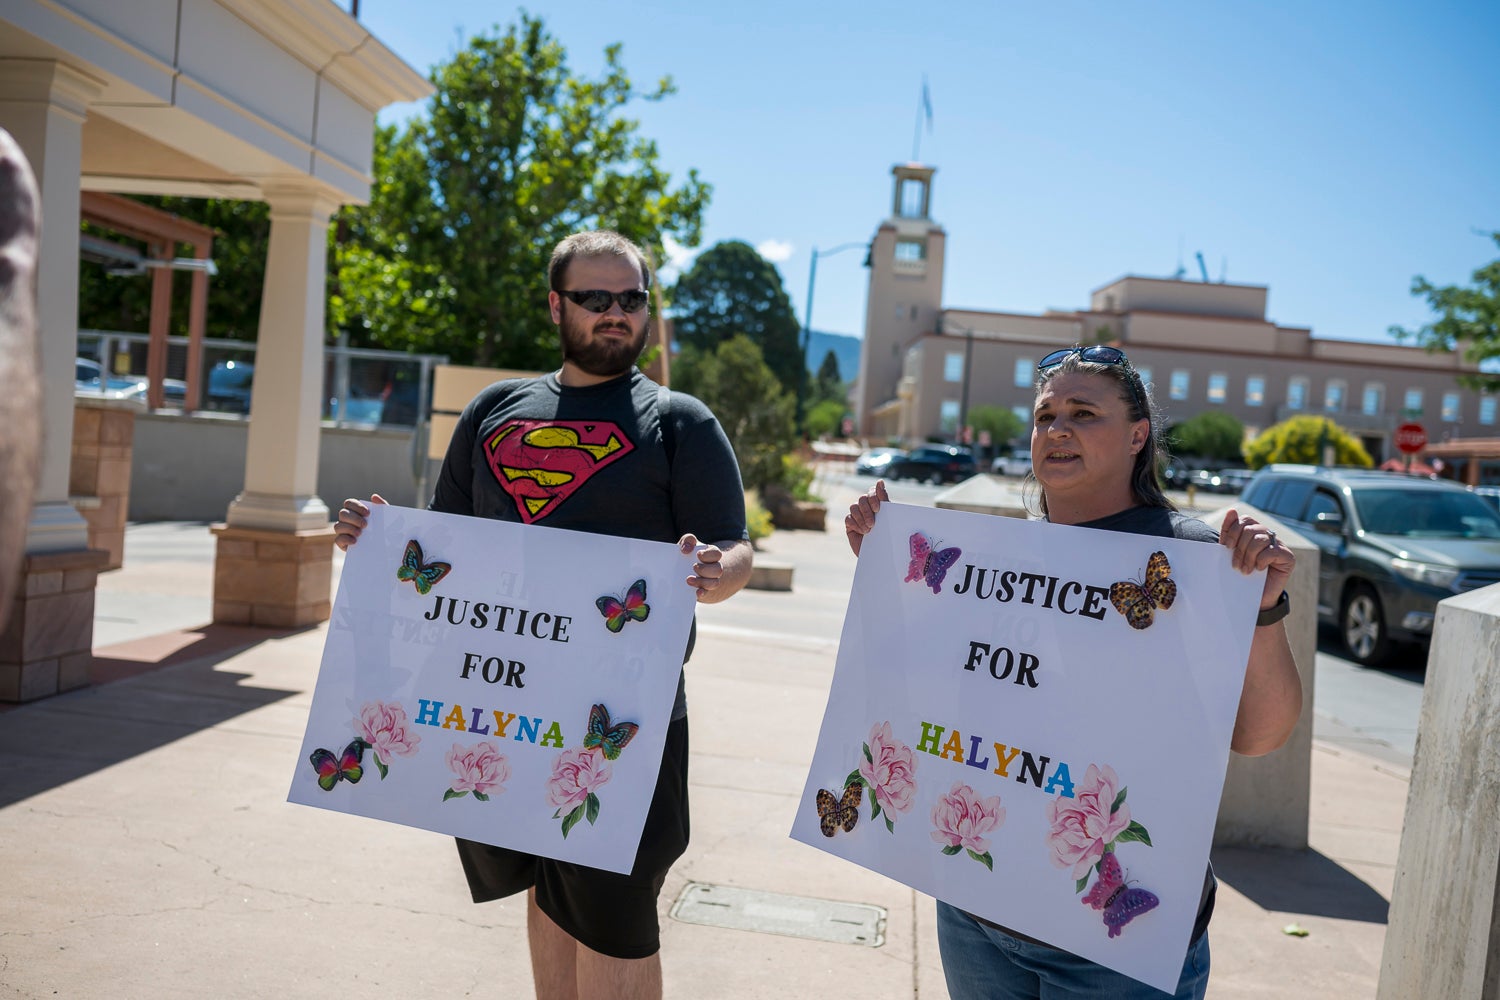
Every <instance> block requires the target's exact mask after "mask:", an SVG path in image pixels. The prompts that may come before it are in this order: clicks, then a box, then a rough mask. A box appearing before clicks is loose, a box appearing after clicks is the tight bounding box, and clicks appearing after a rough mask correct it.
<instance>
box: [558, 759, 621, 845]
mask: <svg viewBox="0 0 1500 1000" xmlns="http://www.w3.org/2000/svg"><path fill="white" fill-rule="evenodd" d="M612 777H614V769H613V768H612V767H611V766H610V763H609V761H608V760H606V759H605V757H604V754H602V753H600V752H598V751H596V750H592V749H587V748H583V747H579V748H577V749H573V750H564V751H563V752H562V753H560V754H558V755H557V759H556V760H554V761H553V762H552V777H550V778H548V779H547V804H548V805H550V806H556V807H557V811H556V812H554V813H553V814H552V818H553V819H558V818H561V819H562V835H563V837H564V838H565V839H566V837H567V836H568V832H569V831H570V830H572V829H573V827H575V826H577V825H578V823H579V821H580V820H584V819H587V820H588V821H589V823H590V825H592V824H593V822H594V821H595V820H596V819H598V818H599V796H598V795H596V794H594V793H595V791H597V790H598V789H599V788H600V787H601V786H602V785H605V784H607V783H608V782H609V779H610V778H612Z"/></svg>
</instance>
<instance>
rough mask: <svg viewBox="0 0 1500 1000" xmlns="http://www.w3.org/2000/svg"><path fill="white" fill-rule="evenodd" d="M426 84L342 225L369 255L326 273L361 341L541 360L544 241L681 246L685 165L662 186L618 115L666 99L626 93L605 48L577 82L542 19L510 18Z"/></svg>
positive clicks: (698, 205) (688, 190)
mask: <svg viewBox="0 0 1500 1000" xmlns="http://www.w3.org/2000/svg"><path fill="white" fill-rule="evenodd" d="M497 32H498V29H497ZM433 83H434V84H435V85H436V88H437V91H436V93H435V94H434V95H433V97H432V99H431V103H430V105H429V111H428V115H427V117H425V118H419V119H416V120H414V121H413V122H412V123H411V125H410V126H409V130H408V134H406V135H401V136H387V137H386V139H385V143H386V147H387V151H388V157H387V159H386V161H385V162H384V163H382V164H380V165H379V166H378V168H377V172H378V173H379V175H380V177H379V183H378V184H377V185H376V188H375V190H374V191H373V192H372V198H371V204H370V206H369V208H368V209H366V210H362V211H360V212H357V213H356V216H357V218H356V219H355V220H353V223H352V226H353V228H354V229H355V230H356V231H358V232H359V233H360V235H361V239H360V241H359V243H360V245H361V246H362V247H364V248H365V249H366V250H368V251H369V252H370V253H369V255H368V256H361V255H355V256H353V257H351V258H350V259H349V261H348V265H349V266H348V267H347V268H345V267H343V266H342V265H341V267H340V276H341V278H342V279H343V283H344V286H345V297H346V301H347V303H348V304H349V306H350V313H349V317H350V318H351V319H353V318H354V317H355V316H358V317H359V327H360V329H362V330H364V331H365V332H366V335H367V336H368V337H369V338H370V341H371V342H372V343H376V344H380V345H381V346H402V347H404V346H408V345H409V344H411V343H415V342H419V341H422V340H426V339H428V338H435V340H432V341H429V342H428V343H427V345H426V346H428V347H430V348H432V349H437V350H440V351H442V352H444V353H447V354H448V355H450V356H451V357H452V358H453V360H454V361H456V362H459V363H477V364H481V365H500V366H507V367H514V368H543V367H547V366H550V365H552V364H554V363H555V362H556V360H557V349H558V345H557V331H556V328H555V327H554V326H553V325H552V323H551V322H550V319H549V317H548V314H547V308H546V295H547V277H546V272H547V261H548V258H549V257H550V255H551V252H552V248H553V246H555V245H556V244H557V242H558V241H559V240H561V239H562V238H563V237H565V236H568V235H569V234H571V233H575V232H578V231H579V230H582V229H590V228H608V229H614V230H617V231H619V232H620V233H623V234H624V235H625V236H628V237H630V238H631V239H633V240H635V241H636V242H638V243H640V244H642V245H643V246H645V247H646V248H647V249H648V250H649V251H650V252H651V253H652V254H653V255H654V256H655V259H657V260H660V259H662V258H663V256H664V253H663V248H662V241H663V237H664V236H666V235H671V236H673V238H674V239H676V241H677V242H679V243H681V244H682V245H684V246H695V245H697V243H698V240H699V238H700V229H701V225H702V215H703V210H704V208H705V207H706V206H707V204H708V199H709V194H710V188H709V186H708V185H706V184H704V183H703V182H702V181H700V180H699V179H698V175H697V172H696V171H691V170H690V171H688V175H687V178H686V180H685V181H684V182H683V183H681V184H680V185H677V186H673V185H672V180H671V177H670V176H669V175H668V174H667V173H666V172H665V171H664V170H663V169H662V168H661V165H660V157H659V154H658V151H657V147H656V143H654V142H653V141H651V140H650V139H647V138H644V137H643V136H641V135H639V133H638V127H639V123H638V122H637V121H635V120H633V119H630V118H627V117H624V116H623V114H622V109H624V108H625V107H626V106H627V105H629V104H630V103H631V102H633V101H636V100H645V101H657V100H661V99H663V98H665V97H667V96H669V95H670V94H672V93H674V87H673V85H672V81H671V79H670V78H663V79H662V80H661V81H659V82H658V83H657V84H656V85H655V86H654V87H652V88H651V89H649V90H638V89H637V88H636V86H635V85H634V84H633V83H632V82H631V80H630V77H629V76H628V75H627V74H626V72H625V69H624V67H623V66H622V65H621V63H620V46H619V45H611V46H609V47H607V48H606V49H605V50H604V69H603V71H602V74H601V75H600V76H599V77H598V78H589V77H585V76H581V75H578V74H576V73H574V72H573V71H572V70H571V69H570V68H569V66H568V64H567V59H566V52H565V51H564V49H563V46H562V45H561V44H560V43H559V42H557V41H556V39H554V38H553V37H552V36H551V35H549V34H548V33H547V31H546V29H545V28H544V26H543V23H542V20H541V19H540V18H535V17H531V16H529V15H526V14H522V15H521V17H520V20H519V21H518V22H517V23H516V24H514V25H512V26H510V27H509V28H507V29H505V31H504V32H503V33H492V34H488V35H480V36H477V37H475V38H474V39H472V40H471V41H470V42H469V45H468V47H467V48H465V49H464V50H463V51H461V52H459V53H458V54H457V55H455V56H454V57H453V59H452V60H450V61H449V62H448V63H446V64H443V65H441V66H439V67H437V68H436V69H435V70H434V71H433ZM387 288H393V289H394V291H395V293H396V294H395V295H394V296H388V295H387V294H386V292H385V290H386V289H387ZM424 302H425V303H428V304H427V305H423V304H422V303H424ZM382 310H388V312H387V314H385V315H382V312H381V311H382ZM414 327H415V329H413V328H414Z"/></svg>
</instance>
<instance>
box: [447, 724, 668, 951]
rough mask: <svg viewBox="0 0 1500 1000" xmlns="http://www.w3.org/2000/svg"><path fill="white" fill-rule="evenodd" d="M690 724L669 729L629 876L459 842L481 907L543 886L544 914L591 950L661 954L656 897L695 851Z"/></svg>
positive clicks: (540, 897)
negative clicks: (689, 793) (691, 836)
mask: <svg viewBox="0 0 1500 1000" xmlns="http://www.w3.org/2000/svg"><path fill="white" fill-rule="evenodd" d="M687 782H688V725H687V719H686V718H682V719H677V720H675V721H674V722H673V723H672V724H671V725H669V726H668V727H667V740H666V745H665V746H664V747H663V748H662V754H661V771H660V772H659V773H658V774H657V777H656V792H655V793H654V794H653V795H652V797H651V808H650V809H649V810H648V811H647V813H646V826H645V828H644V829H643V830H642V832H641V846H640V847H639V848H638V849H637V851H636V855H635V867H634V868H632V869H631V872H630V874H629V875H620V874H617V873H615V872H607V871H601V870H600V869H598V868H586V867H584V866H583V865H574V864H569V863H567V862H565V861H554V860H552V859H551V858H539V857H537V856H536V855H533V854H522V853H521V852H519V851H512V850H509V849H508V848H504V847H494V846H492V845H490V844H480V843H477V842H475V841H472V840H462V839H460V840H459V841H458V857H459V860H460V861H462V862H463V866H464V876H465V877H466V878H467V879H468V880H469V893H470V895H472V896H473V897H474V902H476V903H487V902H489V901H490V900H492V899H502V898H504V897H506V896H511V895H514V894H515V893H518V892H521V891H522V890H524V889H529V888H531V887H532V886H536V902H537V906H538V907H540V908H541V911H542V912H543V913H545V914H546V915H547V916H548V917H550V918H551V919H552V922H553V923H555V924H557V925H558V926H559V927H561V928H562V929H563V930H565V931H567V932H568V934H570V935H571V936H572V937H573V938H574V939H575V940H577V941H578V942H579V943H581V944H583V945H584V946H585V947H587V948H590V949H592V950H594V951H597V952H599V953H600V954H601V955H608V956H609V957H611V958H649V957H651V956H652V955H654V954H656V953H657V952H658V951H660V950H661V927H660V925H659V923H658V922H657V919H656V899H657V897H658V896H660V895H661V889H662V885H663V884H665V882H666V880H667V871H668V870H669V869H670V868H671V867H672V863H673V862H674V861H676V860H677V859H678V858H680V857H682V853H683V852H684V851H686V850H687V845H688V798H687Z"/></svg>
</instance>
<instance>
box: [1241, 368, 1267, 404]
mask: <svg viewBox="0 0 1500 1000" xmlns="http://www.w3.org/2000/svg"><path fill="white" fill-rule="evenodd" d="M1265 404H1266V377H1265V376H1264V375H1251V376H1250V377H1249V378H1247V379H1245V405H1246V406H1264V405H1265Z"/></svg>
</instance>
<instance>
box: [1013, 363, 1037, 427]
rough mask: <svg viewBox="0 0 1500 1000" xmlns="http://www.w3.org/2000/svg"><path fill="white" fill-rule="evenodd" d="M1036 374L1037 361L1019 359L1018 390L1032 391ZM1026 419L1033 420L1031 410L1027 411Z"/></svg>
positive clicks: (1017, 364) (1016, 380) (1017, 371)
mask: <svg viewBox="0 0 1500 1000" xmlns="http://www.w3.org/2000/svg"><path fill="white" fill-rule="evenodd" d="M1035 372H1036V362H1035V361H1033V360H1032V359H1031V358H1017V359H1016V378H1015V382H1016V388H1017V389H1030V388H1031V378H1032V375H1033V374H1034V373H1035ZM1026 419H1027V420H1030V419H1031V411H1030V410H1027V411H1026Z"/></svg>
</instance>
